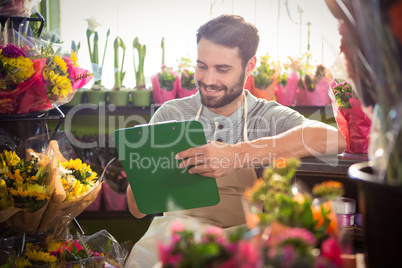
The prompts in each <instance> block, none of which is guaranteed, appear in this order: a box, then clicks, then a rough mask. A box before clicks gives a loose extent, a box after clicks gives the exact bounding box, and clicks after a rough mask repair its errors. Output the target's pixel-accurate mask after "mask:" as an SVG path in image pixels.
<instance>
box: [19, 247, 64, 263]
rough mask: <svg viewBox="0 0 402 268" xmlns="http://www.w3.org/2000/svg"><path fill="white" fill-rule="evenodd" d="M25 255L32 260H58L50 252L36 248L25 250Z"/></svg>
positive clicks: (46, 261) (47, 261)
mask: <svg viewBox="0 0 402 268" xmlns="http://www.w3.org/2000/svg"><path fill="white" fill-rule="evenodd" d="M24 255H25V256H27V258H28V259H30V260H31V261H35V262H45V263H49V262H56V261H57V257H56V256H53V255H51V254H50V253H49V252H43V251H36V250H25V253H24Z"/></svg>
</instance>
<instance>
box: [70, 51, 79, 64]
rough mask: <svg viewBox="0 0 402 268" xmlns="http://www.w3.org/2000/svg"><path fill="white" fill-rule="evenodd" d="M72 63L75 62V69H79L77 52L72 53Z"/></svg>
mask: <svg viewBox="0 0 402 268" xmlns="http://www.w3.org/2000/svg"><path fill="white" fill-rule="evenodd" d="M71 61H72V62H73V65H74V67H78V58H77V52H75V51H72V52H71Z"/></svg>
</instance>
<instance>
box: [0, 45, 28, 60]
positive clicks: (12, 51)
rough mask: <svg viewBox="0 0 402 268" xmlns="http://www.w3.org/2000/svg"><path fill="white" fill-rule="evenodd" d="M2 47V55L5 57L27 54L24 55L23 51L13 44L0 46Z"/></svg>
mask: <svg viewBox="0 0 402 268" xmlns="http://www.w3.org/2000/svg"><path fill="white" fill-rule="evenodd" d="M0 48H1V49H3V52H2V54H3V56H4V57H7V58H18V57H19V56H23V57H24V58H26V57H27V56H26V55H25V53H24V51H23V50H22V49H20V48H18V47H16V46H15V45H14V44H8V45H7V46H6V47H0Z"/></svg>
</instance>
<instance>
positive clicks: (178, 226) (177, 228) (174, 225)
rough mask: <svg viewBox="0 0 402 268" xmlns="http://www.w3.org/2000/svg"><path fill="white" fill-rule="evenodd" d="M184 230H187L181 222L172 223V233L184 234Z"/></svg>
mask: <svg viewBox="0 0 402 268" xmlns="http://www.w3.org/2000/svg"><path fill="white" fill-rule="evenodd" d="M184 229H185V228H184V225H183V223H181V222H180V221H174V222H173V223H172V226H171V227H170V231H171V232H172V233H177V232H182V231H184Z"/></svg>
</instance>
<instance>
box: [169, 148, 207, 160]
mask: <svg viewBox="0 0 402 268" xmlns="http://www.w3.org/2000/svg"><path fill="white" fill-rule="evenodd" d="M203 154H204V148H203V147H202V146H201V147H194V148H189V149H187V150H184V151H181V152H179V153H177V154H176V155H175V159H186V158H190V157H195V156H200V155H203Z"/></svg>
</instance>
